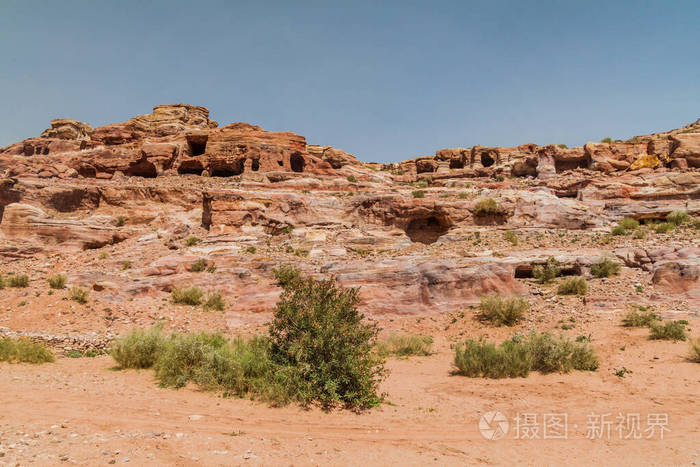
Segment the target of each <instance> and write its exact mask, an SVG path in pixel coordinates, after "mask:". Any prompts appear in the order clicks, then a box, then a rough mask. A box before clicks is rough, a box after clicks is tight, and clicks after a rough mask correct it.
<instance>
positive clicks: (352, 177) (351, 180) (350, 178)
mask: <svg viewBox="0 0 700 467" xmlns="http://www.w3.org/2000/svg"><path fill="white" fill-rule="evenodd" d="M348 182H350V183H357V178H355V176H354V175H348Z"/></svg>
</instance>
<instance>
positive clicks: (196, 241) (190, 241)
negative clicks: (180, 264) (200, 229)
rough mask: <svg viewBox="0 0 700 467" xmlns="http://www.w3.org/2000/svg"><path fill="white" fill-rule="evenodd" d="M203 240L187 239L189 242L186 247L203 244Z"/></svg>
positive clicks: (186, 241)
mask: <svg viewBox="0 0 700 467" xmlns="http://www.w3.org/2000/svg"><path fill="white" fill-rule="evenodd" d="M201 241H202V240H201V239H199V238H197V237H187V240H185V245H187V246H195V245H196V244H197V243H199V242H201Z"/></svg>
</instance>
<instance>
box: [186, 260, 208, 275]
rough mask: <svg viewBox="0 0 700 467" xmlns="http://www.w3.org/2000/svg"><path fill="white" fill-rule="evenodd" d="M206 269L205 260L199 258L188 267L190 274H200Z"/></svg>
mask: <svg viewBox="0 0 700 467" xmlns="http://www.w3.org/2000/svg"><path fill="white" fill-rule="evenodd" d="M206 268H207V260H206V259H204V258H199V259H198V260H197V261H195V262H194V263H192V265H191V266H190V271H192V272H202V271H204V270H205V269H206Z"/></svg>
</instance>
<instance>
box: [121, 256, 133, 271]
mask: <svg viewBox="0 0 700 467" xmlns="http://www.w3.org/2000/svg"><path fill="white" fill-rule="evenodd" d="M121 265H122V271H126V270H128V269H131V261H129V260H128V259H127V260H124V261H122V262H121Z"/></svg>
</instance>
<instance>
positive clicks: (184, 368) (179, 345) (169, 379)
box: [154, 332, 226, 388]
mask: <svg viewBox="0 0 700 467" xmlns="http://www.w3.org/2000/svg"><path fill="white" fill-rule="evenodd" d="M225 344H226V339H224V338H223V337H222V336H221V335H220V334H208V333H205V332H200V333H192V334H173V335H171V336H170V337H169V338H167V339H166V340H165V341H164V344H163V347H162V350H161V352H160V353H159V354H158V358H157V359H156V362H155V365H154V368H155V370H156V378H157V379H158V382H159V383H160V385H161V386H162V387H168V386H173V387H176V388H180V387H183V386H185V385H186V384H187V382H188V381H190V380H192V378H193V376H194V375H195V373H196V372H197V371H198V369H199V367H200V366H201V364H202V362H203V361H204V358H205V355H206V354H207V353H209V352H210V351H211V350H215V349H217V348H219V347H222V346H224V345H225Z"/></svg>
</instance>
